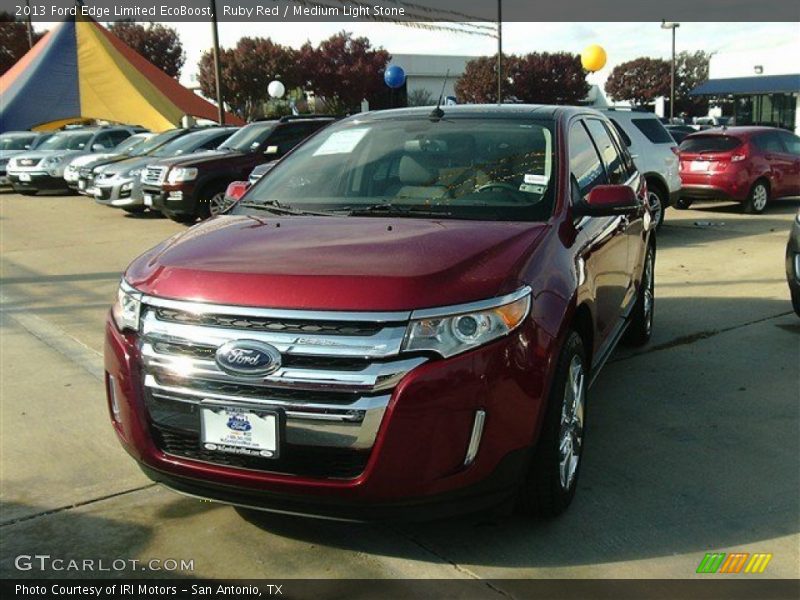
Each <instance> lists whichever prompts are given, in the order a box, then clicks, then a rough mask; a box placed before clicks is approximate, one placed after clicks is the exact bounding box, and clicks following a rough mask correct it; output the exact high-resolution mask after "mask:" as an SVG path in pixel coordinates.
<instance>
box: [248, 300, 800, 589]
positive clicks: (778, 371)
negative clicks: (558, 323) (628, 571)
mask: <svg viewBox="0 0 800 600" xmlns="http://www.w3.org/2000/svg"><path fill="white" fill-rule="evenodd" d="M749 301H753V302H759V303H761V304H759V305H758V308H759V311H758V312H759V313H762V314H768V315H770V314H771V315H780V314H783V313H785V312H786V311H788V310H790V309H789V306H788V303H786V304H785V303H783V302H780V301H778V300H769V299H763V298H762V299H755V298H738V299H731V298H722V299H714V298H702V299H701V298H672V299H666V300H664V301H662V304H664V306H663V307H662V309H663V310H664V311H665V312H669V313H674V314H683V315H691V314H692V313H693V312H694V311H696V310H697V309H698V307H702V310H707V311H714V310H728V309H729V307H727V306H723V305H725V304H729V303H736V302H749ZM795 321H796V317H795V316H794V315H793V314H792V315H790V316H781V317H777V318H774V319H767V320H764V319H760V320H759V319H756V320H755V321H754V322H753V323H752V324H751V323H747V322H745V321H743V322H742V323H741V324H740V325H738V326H732V327H730V328H729V329H726V330H723V331H720V332H709V334H708V335H707V336H701V337H700V338H698V339H694V340H683V341H682V342H681V343H676V344H674V345H666V346H665V347H663V348H662V349H661V350H656V351H652V352H648V351H647V348H645V349H643V351H641V353H640V354H638V355H632V356H628V357H625V358H624V359H622V360H617V361H615V362H612V363H610V364H609V365H607V367H606V369H605V370H604V371H603V373H602V374H601V376H600V378H599V379H598V381H597V383H596V385H595V386H594V387H593V388H592V390H591V394H590V397H589V413H588V425H587V427H588V438H587V454H586V456H585V459H584V464H583V471H582V474H581V480H580V483H579V490H578V494H577V496H576V498H575V501H574V503H573V505H572V506H571V507H570V509H569V510H568V511H567V512H566V513H565V514H564V515H562V516H561V517H559V518H556V519H553V520H537V519H531V518H523V517H517V516H510V517H498V516H495V515H492V514H491V513H484V514H477V515H471V516H465V517H461V518H455V519H450V520H447V521H439V522H431V523H425V524H398V523H377V524H371V525H357V524H349V523H337V522H326V521H316V520H314V521H309V520H307V519H302V518H297V517H288V516H280V515H272V514H269V513H264V512H256V511H242V514H243V516H244V517H245V518H246V519H247V520H248V521H249V522H251V523H253V524H255V525H257V526H258V527H261V528H263V529H265V530H267V531H269V532H271V533H273V534H278V535H283V536H287V537H292V538H296V539H302V540H305V541H309V542H312V543H314V544H319V545H327V546H332V547H338V548H346V549H350V550H354V551H363V552H373V553H378V554H386V555H395V556H397V555H399V556H401V557H403V558H408V559H419V556H418V555H415V553H414V552H410V551H409V550H408V548H409V546H408V545H407V544H405V545H404V544H398V543H397V542H396V536H397V535H400V536H402V537H404V538H406V541H408V540H409V539H410V540H411V541H413V542H414V543H415V545H416V548H417V551H420V550H422V551H424V552H426V553H428V554H429V555H430V556H431V557H434V556H435V557H439V559H444V560H447V561H450V562H453V563H456V564H460V565H467V566H476V567H486V568H496V569H498V571H493V573H494V574H495V575H496V576H514V575H513V572H511V573H509V572H508V571H502V569H504V568H505V569H515V568H538V567H548V568H550V567H559V566H575V565H590V564H598V563H610V562H617V561H626V560H641V559H648V558H658V557H669V556H673V555H675V554H687V553H689V554H691V553H699V554H700V557H702V555H703V553H704V552H706V551H708V550H709V549H712V548H718V549H722V550H724V549H726V548H731V547H739V546H743V545H745V546H746V545H747V544H752V543H758V542H765V541H769V540H774V539H776V538H781V537H783V536H788V535H792V534H796V533H798V531H800V518H799V516H800V496H798V494H797V491H798V489H800V405H799V404H798V402H797V390H798V371H797V356H798V343H799V342H800V337H798V331H799V329H798V328H797V327H795V325H796V322H795ZM376 530H377V531H384V532H385V533H386V535H385V537H384V538H383V539H384V543H383V544H382V545H380V546H379V547H376V544H375V542H374V537H375V532H376ZM361 532H365V533H366V532H369V534H368V535H362V533H361ZM365 538H368V539H371V540H373V541H371V542H369V544H365V543H363V542H362V540H363V539H365ZM365 546H366V547H365ZM502 573H505V574H504V575H503V574H502ZM517 576H519V575H517ZM687 576H688V573H687Z"/></svg>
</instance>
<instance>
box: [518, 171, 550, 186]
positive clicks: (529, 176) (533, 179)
mask: <svg viewBox="0 0 800 600" xmlns="http://www.w3.org/2000/svg"><path fill="white" fill-rule="evenodd" d="M524 181H525V183H533V184H539V185H544V184H546V183H547V175H537V174H535V173H525V179H524Z"/></svg>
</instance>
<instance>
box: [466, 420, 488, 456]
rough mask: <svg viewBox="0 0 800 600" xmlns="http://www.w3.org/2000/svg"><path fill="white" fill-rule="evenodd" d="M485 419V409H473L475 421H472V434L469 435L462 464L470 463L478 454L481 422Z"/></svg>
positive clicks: (481, 434)
mask: <svg viewBox="0 0 800 600" xmlns="http://www.w3.org/2000/svg"><path fill="white" fill-rule="evenodd" d="M485 421H486V411H485V410H478V411H475V421H473V423H472V434H471V435H470V436H469V445H468V446H467V455H466V456H465V457H464V466H465V467H468V466H469V465H471V464H472V463H473V462H474V460H475V457H476V456H478V448H479V447H480V445H481V437H483V424H484V422H485Z"/></svg>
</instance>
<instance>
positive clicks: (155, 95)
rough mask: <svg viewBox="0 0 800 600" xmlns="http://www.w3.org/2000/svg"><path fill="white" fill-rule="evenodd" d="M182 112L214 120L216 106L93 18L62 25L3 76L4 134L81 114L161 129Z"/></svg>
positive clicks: (0, 127)
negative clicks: (162, 69)
mask: <svg viewBox="0 0 800 600" xmlns="http://www.w3.org/2000/svg"><path fill="white" fill-rule="evenodd" d="M184 115H191V116H193V117H198V118H203V119H210V120H213V121H216V120H217V108H216V106H214V105H213V104H211V103H210V102H208V101H207V100H204V99H203V98H201V97H200V96H198V95H197V94H195V93H194V92H192V91H191V90H188V89H186V88H185V87H183V86H182V85H181V84H180V83H178V82H177V81H176V80H175V79H173V78H172V77H170V76H169V75H167V74H166V73H164V72H163V71H161V70H160V69H159V68H158V67H156V66H154V65H153V64H152V63H150V62H149V61H147V60H146V59H145V58H143V57H142V56H141V55H140V54H138V53H137V52H136V51H135V50H133V49H131V48H130V47H129V46H127V45H126V44H125V43H124V42H122V40H120V39H119V38H118V37H116V36H115V35H114V34H112V33H111V32H110V31H108V30H107V29H106V28H105V27H103V26H102V25H100V24H98V23H97V22H95V21H93V20H88V19H87V20H82V19H80V18H79V19H78V20H70V21H65V22H63V23H59V24H58V25H57V26H56V27H55V28H53V29H52V30H51V31H50V32H49V33H48V34H47V35H45V36H44V37H43V38H42V39H41V40H39V42H38V43H37V44H36V45H35V46H34V47H33V48H31V50H30V51H29V52H28V53H27V54H25V56H23V57H22V58H21V59H20V60H19V62H17V63H16V64H15V65H14V66H13V67H11V69H9V70H8V71H6V73H4V74H3V76H2V77H0V132H3V131H10V130H21V129H32V128H36V129H55V128H57V127H60V126H61V125H64V124H65V123H69V122H71V121H76V120H82V119H101V120H107V121H115V122H119V123H128V124H131V125H141V126H143V127H147V128H148V129H151V130H153V131H163V130H165V129H170V128H172V127H175V126H176V125H179V124H180V121H181V119H182V117H183V116H184ZM226 121H227V123H229V124H239V125H241V124H242V121H241V120H240V119H238V118H237V117H235V116H233V115H230V114H228V115H226Z"/></svg>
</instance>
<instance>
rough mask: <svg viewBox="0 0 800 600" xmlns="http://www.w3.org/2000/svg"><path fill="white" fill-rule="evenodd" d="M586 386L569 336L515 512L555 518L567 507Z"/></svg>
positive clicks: (581, 353)
mask: <svg viewBox="0 0 800 600" xmlns="http://www.w3.org/2000/svg"><path fill="white" fill-rule="evenodd" d="M587 381H588V365H587V361H586V350H585V348H584V345H583V339H582V338H581V336H580V335H578V333H577V332H576V331H570V332H569V333H568V335H567V339H566V342H565V343H564V347H563V348H562V350H561V354H560V356H559V358H558V363H557V366H556V374H555V379H554V381H553V387H552V390H551V391H550V397H549V400H548V404H547V406H548V408H547V414H546V415H545V422H544V424H543V426H542V433H541V435H540V437H539V441H538V443H537V445H536V451H535V453H534V455H533V460H532V462H531V466H530V469H529V472H528V474H527V476H526V478H525V481H524V482H523V484H522V487H521V488H520V492H519V496H518V498H517V505H516V509H517V511H518V512H520V513H522V514H525V515H531V516H540V517H555V516H557V515H559V514H561V513H562V512H564V511H565V510H566V509H567V507H568V506H569V504H570V502H572V498H573V497H574V496H575V489H576V487H577V484H578V472H579V470H580V463H581V457H582V456H583V439H584V431H585V415H586V386H587Z"/></svg>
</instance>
